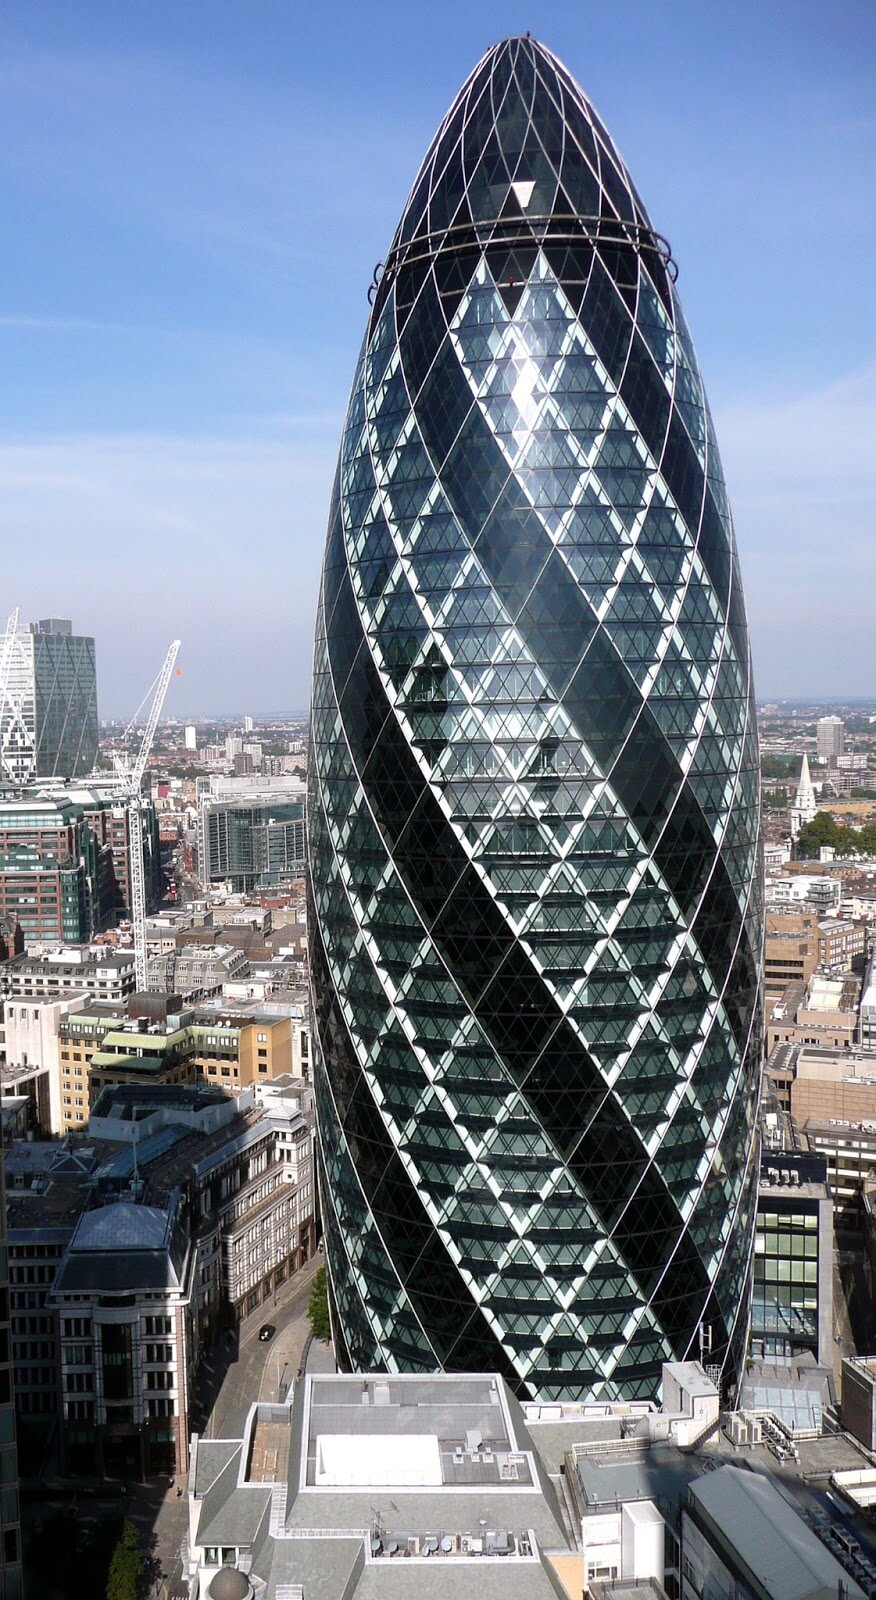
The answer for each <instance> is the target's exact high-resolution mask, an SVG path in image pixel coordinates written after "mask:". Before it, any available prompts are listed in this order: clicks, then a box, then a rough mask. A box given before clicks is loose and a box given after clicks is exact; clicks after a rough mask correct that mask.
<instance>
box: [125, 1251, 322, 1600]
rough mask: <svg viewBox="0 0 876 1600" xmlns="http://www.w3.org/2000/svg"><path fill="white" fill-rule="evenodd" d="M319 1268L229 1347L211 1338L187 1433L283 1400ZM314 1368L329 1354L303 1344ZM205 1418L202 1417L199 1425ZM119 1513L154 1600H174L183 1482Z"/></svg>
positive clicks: (179, 1574) (182, 1564)
mask: <svg viewBox="0 0 876 1600" xmlns="http://www.w3.org/2000/svg"><path fill="white" fill-rule="evenodd" d="M322 1265H323V1257H322V1255H321V1254H319V1253H318V1254H317V1255H315V1256H314V1257H313V1259H312V1260H311V1261H308V1262H307V1264H306V1266H304V1267H302V1268H301V1270H300V1271H299V1272H297V1273H296V1274H295V1276H294V1278H292V1279H291V1280H290V1281H289V1283H287V1284H284V1285H283V1288H282V1289H281V1290H280V1292H279V1293H278V1295H277V1303H276V1305H274V1304H273V1302H271V1301H266V1302H265V1304H264V1305H263V1306H261V1307H260V1309H259V1310H258V1311H256V1312H254V1313H253V1315H252V1316H251V1317H249V1318H248V1319H247V1321H246V1322H245V1323H242V1324H241V1326H240V1327H239V1328H238V1329H237V1330H236V1332H235V1334H234V1339H233V1343H232V1342H229V1341H228V1340H227V1339H221V1338H220V1340H219V1343H218V1345H217V1348H216V1349H215V1350H214V1351H212V1352H211V1353H210V1354H208V1355H207V1356H206V1357H205V1358H204V1360H203V1361H202V1362H201V1367H200V1371H199V1373H198V1382H197V1385H196V1392H195V1395H194V1396H193V1399H192V1424H191V1425H192V1431H193V1432H200V1433H203V1434H204V1436H205V1437H206V1438H215V1437H216V1435H217V1434H218V1433H220V1432H222V1431H223V1430H224V1431H229V1430H231V1431H237V1430H238V1429H242V1428H243V1424H244V1421H245V1420H246V1414H247V1412H248V1410H249V1408H250V1406H251V1405H252V1403H253V1401H254V1400H276V1399H277V1398H278V1397H279V1398H280V1399H284V1398H285V1396H286V1394H287V1392H288V1388H289V1384H290V1383H291V1382H292V1380H293V1379H294V1378H295V1377H296V1376H297V1374H298V1370H299V1367H300V1366H301V1361H302V1357H303V1355H304V1349H305V1345H306V1343H307V1336H308V1334H309V1332H310V1325H309V1323H308V1320H307V1302H308V1299H309V1298H310V1290H311V1287H312V1285H313V1280H314V1278H315V1276H316V1274H317V1272H318V1271H319V1268H320V1267H321V1266H322ZM265 1323H272V1324H273V1325H274V1327H275V1328H276V1330H277V1331H276V1333H275V1334H274V1336H273V1338H272V1339H269V1340H266V1341H265V1342H262V1341H261V1340H260V1339H259V1329H260V1328H262V1327H264V1325H265ZM311 1349H312V1350H313V1355H314V1365H316V1366H317V1367H318V1368H320V1369H322V1370H330V1371H333V1370H334V1365H333V1363H332V1362H331V1359H330V1352H329V1351H328V1350H327V1348H326V1347H325V1346H323V1345H318V1346H316V1345H314V1346H311ZM204 1419H206V1420H204ZM127 1514H128V1516H130V1518H131V1520H132V1521H133V1522H134V1524H135V1526H136V1528H137V1531H138V1533H139V1535H140V1539H141V1545H142V1547H143V1548H144V1549H145V1550H148V1551H150V1552H151V1553H152V1554H153V1556H154V1558H155V1561H156V1564H157V1566H158V1567H159V1568H160V1571H161V1573H162V1574H163V1585H164V1586H163V1587H162V1585H161V1584H159V1585H158V1586H157V1587H155V1588H154V1589H153V1590H152V1593H153V1594H155V1595H156V1597H157V1596H159V1595H160V1596H162V1597H163V1596H165V1595H166V1596H167V1597H168V1600H175V1597H177V1596H185V1595H186V1594H187V1592H188V1590H187V1585H186V1581H185V1577H184V1574H185V1572H186V1564H187V1559H188V1547H187V1541H188V1498H187V1484H186V1480H185V1479H184V1478H178V1479H171V1480H169V1482H168V1483H167V1486H166V1488H163V1489H162V1488H159V1487H157V1486H156V1485H155V1484H154V1483H153V1484H149V1485H143V1486H142V1487H136V1488H133V1487H132V1489H131V1492H130V1498H129V1501H128V1504H127Z"/></svg>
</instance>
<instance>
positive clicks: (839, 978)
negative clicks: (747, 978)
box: [767, 971, 861, 1053]
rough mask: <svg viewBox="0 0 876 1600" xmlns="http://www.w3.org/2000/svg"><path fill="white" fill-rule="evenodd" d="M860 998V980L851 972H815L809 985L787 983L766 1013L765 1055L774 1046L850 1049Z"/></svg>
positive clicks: (854, 1034) (856, 1029) (855, 1034)
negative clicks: (802, 1045) (794, 1045)
mask: <svg viewBox="0 0 876 1600" xmlns="http://www.w3.org/2000/svg"><path fill="white" fill-rule="evenodd" d="M860 997H861V979H860V977H859V976H858V974H857V973H854V972H840V973H836V974H834V973H829V972H820V971H816V972H814V973H813V975H812V977H811V978H810V979H809V982H808V983H799V982H793V983H789V984H788V986H787V988H786V989H785V991H784V993H783V994H782V996H781V999H779V1000H776V1001H775V1002H774V1004H773V1005H772V1007H771V1008H770V1009H769V1010H768V1013H767V1052H768V1053H772V1051H773V1050H774V1049H775V1047H776V1045H777V1044H806V1045H822V1046H824V1047H825V1048H827V1049H835V1050H851V1049H853V1047H854V1045H855V1041H856V1039H857V1036H858V1027H859V1023H858V1005H859V1002H860Z"/></svg>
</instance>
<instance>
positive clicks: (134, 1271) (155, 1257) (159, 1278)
mask: <svg viewBox="0 0 876 1600" xmlns="http://www.w3.org/2000/svg"><path fill="white" fill-rule="evenodd" d="M55 1287H56V1289H58V1290H59V1291H62V1292H63V1291H66V1292H67V1293H70V1292H71V1291H73V1290H77V1291H78V1290H81V1289H89V1290H91V1289H105V1290H107V1291H108V1292H109V1293H124V1292H125V1291H126V1290H130V1291H131V1292H132V1293H133V1292H134V1290H135V1289H178V1288H179V1280H178V1278H177V1276H176V1273H175V1272H174V1270H173V1267H172V1266H171V1264H170V1260H169V1257H168V1255H167V1252H166V1250H137V1251H133V1252H128V1251H125V1250H124V1249H122V1247H121V1246H120V1247H119V1250H118V1251H117V1252H115V1253H112V1252H110V1251H99V1252H98V1251H95V1252H91V1251H88V1250H81V1251H77V1253H76V1254H75V1255H68V1257H67V1259H66V1261H65V1262H64V1264H63V1266H62V1268H61V1271H60V1273H59V1275H58V1278H57V1280H56V1283H55Z"/></svg>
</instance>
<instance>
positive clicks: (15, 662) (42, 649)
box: [0, 618, 98, 783]
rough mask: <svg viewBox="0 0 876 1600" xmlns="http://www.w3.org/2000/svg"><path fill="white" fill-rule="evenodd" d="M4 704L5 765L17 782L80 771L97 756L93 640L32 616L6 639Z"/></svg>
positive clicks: (0, 759)
mask: <svg viewBox="0 0 876 1600" xmlns="http://www.w3.org/2000/svg"><path fill="white" fill-rule="evenodd" d="M8 649H9V659H8V663H7V686H8V694H7V697H6V700H5V701H4V703H3V704H2V705H0V766H2V770H3V775H4V776H5V777H6V778H8V779H11V780H12V781H14V782H16V783H28V782H30V781H31V780H32V779H33V778H81V777H83V776H84V775H85V774H86V773H89V772H91V771H92V769H93V767H94V763H95V761H96V759H97V745H98V722H97V669H96V661H95V651H94V640H93V639H92V638H88V637H86V636H84V635H78V634H74V633H73V632H72V630H71V627H70V623H69V622H65V621H62V620H58V619H57V618H51V619H49V620H48V621H47V622H39V623H32V624H31V626H30V629H29V631H27V632H24V631H21V632H19V633H17V634H16V635H14V637H13V638H12V639H11V640H10V642H9V646H8Z"/></svg>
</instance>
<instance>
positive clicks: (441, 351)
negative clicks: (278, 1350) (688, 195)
mask: <svg viewBox="0 0 876 1600" xmlns="http://www.w3.org/2000/svg"><path fill="white" fill-rule="evenodd" d="M674 277H675V272H674V267H673V264H672V262H671V259H670V257H669V252H668V247H667V246H666V245H665V243H664V242H663V241H662V240H661V239H660V238H659V237H658V235H656V234H655V233H654V231H653V229H652V227H651V224H650V222H649V221H648V218H647V215H646V213H645V212H644V210H643V208H642V205H641V202H640V200H639V198H638V196H637V194H636V191H635V189H634V188H633V185H632V183H631V181H630V178H629V176H628V174H627V172H626V169H625V167H624V166H623V163H622V162H621V160H620V157H619V156H618V155H617V152H616V151H615V148H614V146H613V144H612V142H611V140H610V138H609V136H608V134H607V133H606V131H605V129H604V128H603V126H602V124H601V123H600V121H599V119H598V118H597V116H596V114H595V112H594V111H593V109H592V107H591V106H590V105H589V103H588V101H587V100H586V99H585V97H584V95H583V94H582V92H581V90H580V89H579V88H578V87H577V85H576V84H575V83H574V82H573V80H572V79H571V78H570V77H569V75H568V74H567V72H566V71H565V69H564V68H563V67H562V66H561V65H560V63H559V62H558V61H557V60H556V59H555V58H554V57H553V56H552V55H551V54H550V53H549V52H548V51H547V50H546V49H545V48H544V47H543V46H541V45H539V44H537V43H536V42H535V41H532V40H530V39H510V40H506V41H504V42H503V43H502V44H500V45H497V46H496V47H495V48H494V49H492V50H491V51H490V52H489V53H488V54H487V55H486V56H485V57H484V59H483V60H482V61H481V63H480V64H479V65H478V66H477V67H476V69H475V71H474V73H473V74H472V76H471V77H470V78H469V80H468V82H467V83H466V84H465V85H464V87H463V89H462V90H461V92H460V94H459V96H458V97H457V99H456V101H455V102H454V104H453V106H452V107H451V109H450V111H449V113H448V115H447V117H446V118H445V120H444V122H443V123H442V125H441V127H440V128H439V130H438V133H437V135H436V137H435V139H434V141H433V144H432V146H431V147H430V150H429V152H428V154H427V156H426V159H425V161H424V163H423V166H422V168H421V170H420V173H419V175H418V177H417V179H416V181H415V184H414V187H413V190H412V192H411V195H410V197H409V199H408V202H407V205H406V206H405V209H404V212H403V214H402V218H401V221H400V223H399V226H398V229H397V231H396V234H395V236H394V239H393V242H392V245H391V247H390V250H389V252H388V254H387V257H386V260H385V262H384V263H383V265H382V271H380V272H379V273H377V274H375V283H374V285H373V286H372V290H371V294H370V300H371V302H372V303H371V310H370V315H369V319H368V326H367V331H366V336H365V340H364V344H363V348H362V352H361V356H360V360H359V364H358V368H357V371H356V375H355V379H354V383H353V389H352V394H351V398H350V403H349V409H348V413H347V418H346V424H345V429H344V435H343V441H342V445H341V454H340V461H339V465H338V472H337V478H336V483H335V490H334V495H333V503H332V509H331V515H330V525H329V532H328V541H327V549H326V556H325V565H324V569H323V577H322V584H321V592H320V601H319V609H318V618H317V630H316V647H315V669H314V690H313V716H312V751H311V760H310V763H309V795H308V831H309V855H310V869H309V870H310V877H309V895H310V909H309V917H308V929H309V944H310V950H311V967H312V984H313V1002H314V1018H315V1034H316V1060H315V1065H314V1075H315V1085H316V1093H317V1104H318V1114H319V1152H320V1176H321V1194H322V1207H323V1217H324V1224H325V1230H326V1251H327V1260H328V1265H329V1275H330V1283H331V1291H332V1303H333V1311H334V1320H335V1329H336V1343H337V1348H338V1354H339V1358H340V1361H341V1363H342V1365H346V1366H349V1367H351V1368H354V1369H356V1368H359V1369H364V1368H368V1369H378V1368H385V1369H387V1370H389V1371H397V1370H410V1369H434V1368H445V1369H451V1370H452V1369H476V1370H481V1371H483V1370H491V1369H492V1370H498V1371H501V1372H502V1373H503V1374H504V1375H505V1376H506V1378H507V1379H508V1381H509V1382H510V1383H511V1384H512V1385H513V1386H514V1388H515V1389H516V1390H517V1391H518V1392H519V1393H521V1394H528V1395H537V1396H541V1397H545V1398H553V1397H557V1398H559V1397H564V1396H574V1397H590V1398H601V1399H612V1398H615V1397H632V1396H644V1395H653V1394H655V1393H656V1391H657V1388H658V1385H659V1376H660V1364H661V1362H663V1361H664V1360H667V1359H671V1358H678V1357H684V1356H686V1355H688V1354H691V1355H698V1354H700V1352H702V1353H703V1354H704V1356H705V1358H706V1359H707V1360H709V1361H710V1362H712V1363H713V1364H715V1365H717V1366H720V1367H726V1368H727V1372H728V1375H729V1374H730V1373H731V1372H733V1371H734V1370H735V1367H736V1364H737V1363H738V1360H739V1358H740V1356H741V1345H742V1341H743V1338H744V1332H745V1328H744V1324H745V1321H746V1315H747V1306H748V1278H749V1265H750V1256H751V1242H752V1226H753V1210H754V1180H755V1172H754V1167H753V1123H754V1114H755V1108H756V1101H757V1085H758V1073H759V1064H760V1053H761V1011H760V999H759V972H760V964H761V946H762V932H761V920H762V910H761V884H760V840H759V806H758V753H757V740H756V730H755V722H754V712H753V698H752V685H751V665H750V654H749V644H748V633H747V625H746V618H745V609H744V605H743V600H742V590H741V586H740V580H739V572H738V564H737V557H736V549H735V543H734V537H733V532H732V526H731V521H730V513H729V509H728V505H727V498H726V494H725V490H724V481H723V476H722V472H721V466H720V461H719V457H718V452H717V447H716V444H715V439H714V435H713V432H712V426H711V421H710V417H709V412H708V407H707V403H706V398H705V394H704V392H703V386H702V381H701V378H700V374H699V370H698V367H697V363H696V358H695V356H694V353H693V349H692V346H691V342H690V338H689V335H688V332H687V328H686V326H685V322H684V318H683V316H682V312H681V309H680V305H679V302H678V298H677V295H676V292H675V286H674Z"/></svg>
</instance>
